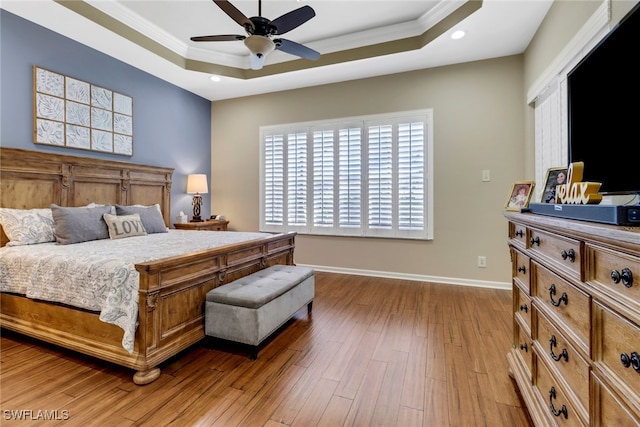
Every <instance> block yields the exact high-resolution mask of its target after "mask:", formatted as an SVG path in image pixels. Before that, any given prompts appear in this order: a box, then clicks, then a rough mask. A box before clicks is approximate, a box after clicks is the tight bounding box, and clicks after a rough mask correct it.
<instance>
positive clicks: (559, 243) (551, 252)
mask: <svg viewBox="0 0 640 427" xmlns="http://www.w3.org/2000/svg"><path fill="white" fill-rule="evenodd" d="M528 243H529V249H530V250H531V251H532V252H535V253H536V254H537V255H538V256H540V257H542V258H544V259H546V260H547V261H548V262H549V263H550V264H551V265H553V266H554V267H555V268H557V269H558V270H559V271H562V272H563V273H564V274H566V275H567V276H568V277H572V278H574V279H577V280H582V271H581V263H582V250H581V249H582V242H580V241H578V240H574V239H570V238H568V237H564V236H559V235H557V234H551V233H547V232H544V231H540V230H537V229H534V228H532V229H530V230H529V242H528Z"/></svg>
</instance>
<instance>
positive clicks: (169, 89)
mask: <svg viewBox="0 0 640 427" xmlns="http://www.w3.org/2000/svg"><path fill="white" fill-rule="evenodd" d="M34 65H37V66H39V67H42V68H46V69H48V70H51V71H54V72H57V73H60V74H64V75H67V76H70V77H74V78H76V79H79V80H83V81H86V82H89V83H92V84H95V85H98V86H102V87H104V88H107V89H110V90H113V91H116V92H120V93H123V94H125V95H129V96H131V97H133V156H131V157H129V156H120V155H114V154H107V153H97V152H93V151H87V150H76V149H70V148H64V147H50V146H46V145H41V144H34V143H33V66H34ZM0 146H3V147H13V148H23V149H28V150H35V151H43V152H51V153H59V154H67V155H76V156H84V157H95V158H100V159H109V160H117V161H124V162H132V163H141V164H146V165H153V166H164V167H171V168H174V169H175V170H174V173H173V185H172V189H171V220H172V221H173V220H174V219H175V217H176V215H177V214H178V213H179V211H181V210H182V211H184V212H185V213H186V214H188V215H189V216H191V212H192V207H191V195H188V194H186V188H187V175H188V174H190V173H206V174H207V177H209V178H211V102H210V101H209V100H207V99H204V98H202V97H200V96H198V95H195V94H193V93H191V92H188V91H186V90H184V89H181V88H179V87H177V86H175V85H172V84H170V83H168V82H166V81H164V80H161V79H159V78H157V77H154V76H152V75H150V74H148V73H146V72H144V71H141V70H139V69H137V68H135V67H132V66H130V65H128V64H125V63H124V62H121V61H119V60H117V59H114V58H112V57H110V56H108V55H105V54H103V53H101V52H98V51H97V50H95V49H92V48H90V47H87V46H85V45H83V44H81V43H78V42H76V41H74V40H71V39H69V38H67V37H64V36H62V35H60V34H57V33H55V32H52V31H50V30H48V29H46V28H43V27H41V26H39V25H36V24H34V23H32V22H30V21H27V20H25V19H23V18H21V17H18V16H16V15H14V14H12V13H10V12H7V11H6V10H4V9H0ZM203 199H204V202H203V206H202V216H203V217H208V216H209V215H210V212H209V210H210V208H209V207H210V205H211V204H210V195H209V194H205V195H203Z"/></svg>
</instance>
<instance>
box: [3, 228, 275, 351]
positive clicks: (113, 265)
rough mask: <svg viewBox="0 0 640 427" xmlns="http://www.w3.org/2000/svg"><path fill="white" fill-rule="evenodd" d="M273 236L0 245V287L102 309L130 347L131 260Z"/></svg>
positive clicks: (133, 310) (196, 234) (186, 234)
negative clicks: (120, 330)
mask: <svg viewBox="0 0 640 427" xmlns="http://www.w3.org/2000/svg"><path fill="white" fill-rule="evenodd" d="M268 236H271V235H270V234H268V233H247V232H234V231H228V232H225V231H221V232H215V233H212V232H203V231H186V230H170V231H169V232H168V233H156V234H149V235H146V236H138V237H129V238H126V239H117V240H110V239H104V240H94V241H90V242H83V243H76V244H71V245H59V244H56V243H41V244H36V245H26V246H15V247H5V248H2V249H0V292H13V293H18V294H22V295H26V296H27V297H29V298H35V299H40V300H45V301H52V302H58V303H62V304H67V305H71V306H74V307H79V308H83V309H87V310H91V311H96V312H99V313H100V320H101V321H103V322H106V323H111V324H114V325H117V326H119V327H120V328H122V329H123V331H124V335H123V338H122V346H123V348H124V349H125V350H127V351H128V352H129V353H132V352H133V346H134V340H135V332H136V328H137V326H138V324H137V322H138V286H139V273H138V272H137V271H136V269H135V267H134V264H137V263H140V262H145V261H150V260H156V259H161V258H166V257H171V256H176V255H182V254H186V253H190V252H193V251H198V250H204V249H209V248H214V247H219V246H224V245H229V244H234V243H239V242H243V241H249V240H255V239H261V238H264V237H268Z"/></svg>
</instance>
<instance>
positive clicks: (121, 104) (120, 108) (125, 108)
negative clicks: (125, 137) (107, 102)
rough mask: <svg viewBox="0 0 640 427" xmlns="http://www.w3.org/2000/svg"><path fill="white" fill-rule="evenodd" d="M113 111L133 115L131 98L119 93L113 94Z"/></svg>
mask: <svg viewBox="0 0 640 427" xmlns="http://www.w3.org/2000/svg"><path fill="white" fill-rule="evenodd" d="M113 111H114V112H116V113H122V114H127V115H129V116H131V115H133V99H132V98H131V97H130V96H126V95H122V94H120V93H114V94H113Z"/></svg>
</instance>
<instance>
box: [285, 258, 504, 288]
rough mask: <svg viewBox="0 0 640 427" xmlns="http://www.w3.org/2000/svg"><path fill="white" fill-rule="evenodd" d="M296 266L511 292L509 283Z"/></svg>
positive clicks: (331, 271)
mask: <svg viewBox="0 0 640 427" xmlns="http://www.w3.org/2000/svg"><path fill="white" fill-rule="evenodd" d="M296 265H300V266H303V267H309V268H311V269H313V270H315V271H323V272H327V273H339V274H351V275H355V276H369V277H382V278H386V279H401V280H413V281H416V282H430V283H439V284H444V285H458V286H471V287H476V288H491V289H504V290H511V283H509V282H493V281H487V280H470V279H460V278H456V277H440V276H425V275H421V274H405V273H397V272H391V271H375V270H359V269H355V268H338V267H327V266H323V265H310V264H296Z"/></svg>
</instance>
